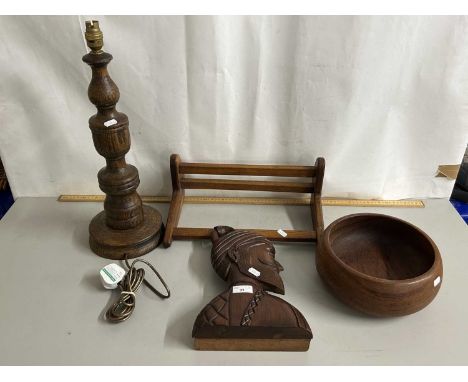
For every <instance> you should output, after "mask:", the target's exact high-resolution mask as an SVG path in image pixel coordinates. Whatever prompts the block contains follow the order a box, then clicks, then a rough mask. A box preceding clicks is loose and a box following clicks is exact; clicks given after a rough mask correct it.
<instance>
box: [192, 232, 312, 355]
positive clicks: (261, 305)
mask: <svg viewBox="0 0 468 382" xmlns="http://www.w3.org/2000/svg"><path fill="white" fill-rule="evenodd" d="M211 241H212V243H213V248H212V251H211V264H212V266H213V268H214V270H215V271H216V273H217V274H218V275H219V276H220V277H221V278H222V279H223V280H225V281H227V282H228V284H229V287H228V289H226V290H225V291H224V292H222V293H220V294H219V295H218V296H216V297H215V298H214V299H213V300H211V301H210V303H209V304H208V305H206V306H205V307H204V308H203V310H202V311H201V312H200V313H199V314H198V317H197V319H196V320H195V323H194V326H193V331H192V337H194V347H195V349H197V350H277V351H307V350H308V349H309V344H310V340H311V339H312V331H311V330H310V327H309V324H308V323H307V321H306V319H305V318H304V316H303V315H302V314H301V312H299V310H297V309H296V308H295V307H294V306H292V305H291V304H289V303H288V302H286V301H285V300H283V299H281V298H279V297H277V296H274V295H272V294H270V293H269V292H273V293H279V294H284V285H283V280H282V279H281V277H280V272H281V271H282V270H283V267H282V266H281V264H280V263H279V262H277V261H276V260H275V247H274V246H273V244H272V243H271V242H270V241H269V240H268V239H266V238H265V237H263V236H260V235H257V234H255V233H251V232H248V231H243V230H235V229H233V228H231V227H226V226H218V227H215V228H214V230H213V233H212V235H211Z"/></svg>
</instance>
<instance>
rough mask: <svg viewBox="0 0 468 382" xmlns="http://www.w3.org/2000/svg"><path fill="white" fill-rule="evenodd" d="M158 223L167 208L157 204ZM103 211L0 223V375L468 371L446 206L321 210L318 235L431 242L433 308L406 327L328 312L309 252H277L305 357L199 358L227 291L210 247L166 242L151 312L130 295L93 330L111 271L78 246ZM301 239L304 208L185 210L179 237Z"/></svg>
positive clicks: (34, 202)
mask: <svg viewBox="0 0 468 382" xmlns="http://www.w3.org/2000/svg"><path fill="white" fill-rule="evenodd" d="M154 207H156V208H157V209H159V210H160V212H161V214H162V215H163V218H164V219H165V217H166V215H167V208H168V206H167V205H166V204H155V205H154ZM101 209H102V204H101V203H61V202H57V201H56V200H55V199H54V198H20V199H18V200H17V201H16V202H15V204H14V205H13V207H12V208H11V209H10V211H9V212H8V213H7V215H6V216H5V217H4V218H3V219H2V220H1V221H0V245H1V255H0V256H1V267H0V364H2V365H375V364H378V365H447V364H448V365H459V364H463V365H467V364H468V303H467V298H466V292H467V290H468V288H467V285H468V277H467V274H468V227H467V226H466V225H465V224H464V222H463V220H462V219H461V218H460V217H459V216H458V215H457V213H456V211H455V210H454V209H453V207H452V206H451V205H450V203H449V202H448V201H447V200H444V199H438V200H427V201H426V208H423V209H418V208H359V207H324V218H325V224H326V225H328V224H329V223H331V222H332V221H333V220H335V219H337V218H338V217H340V216H343V215H347V214H350V213H357V212H379V213H384V214H388V215H393V216H397V217H400V218H402V219H404V220H407V221H409V222H411V223H413V224H415V225H417V226H418V227H420V228H421V229H422V230H423V231H425V232H426V233H427V234H429V235H430V236H431V237H432V238H433V240H434V241H435V243H436V244H437V246H438V247H439V250H440V252H441V254H442V259H443V264H444V280H443V284H442V288H441V290H440V292H439V294H438V295H437V297H436V299H435V300H434V301H433V302H432V303H431V304H430V305H429V306H428V307H426V308H425V309H423V310H422V311H420V312H418V313H415V314H413V315H410V316H405V317H400V318H392V319H377V318H372V317H367V316H364V315H361V314H359V313H357V312H355V311H353V310H351V309H350V308H348V307H347V306H345V305H343V304H342V303H340V302H339V301H337V300H336V299H335V298H334V297H333V296H332V295H331V294H330V293H329V292H328V291H327V290H326V289H325V287H324V285H323V284H322V282H321V280H320V279H319V277H318V275H317V272H316V270H315V263H314V256H315V246H314V245H313V244H278V245H277V258H278V260H279V261H280V262H281V263H282V264H283V265H284V268H285V271H284V272H283V273H282V276H283V280H284V283H285V287H286V295H285V296H284V298H285V299H286V300H287V301H289V302H290V303H292V304H293V305H294V306H296V307H297V308H298V309H299V310H300V311H301V312H302V313H303V314H304V316H305V317H306V318H307V320H308V322H309V324H310V326H311V328H312V331H313V333H314V338H313V340H312V342H311V346H310V349H309V351H308V352H301V353H293V352H200V351H195V350H193V349H192V339H191V330H192V325H193V322H194V320H195V317H196V316H197V314H198V312H199V311H200V310H201V309H202V308H203V307H204V305H205V304H206V303H207V302H208V301H210V300H211V299H212V298H213V297H214V296H215V295H217V294H218V293H219V292H220V291H222V290H223V289H224V288H225V284H224V282H223V281H222V280H221V279H219V278H218V276H217V275H216V274H215V272H214V271H213V270H212V268H211V265H210V261H209V254H210V243H209V242H208V241H175V242H174V243H173V245H172V246H171V247H170V248H169V249H162V248H158V249H156V250H154V251H152V252H151V253H149V254H148V255H146V256H145V257H144V258H145V259H147V260H150V261H151V262H152V263H153V265H155V266H156V267H157V269H158V270H159V271H160V272H161V274H162V275H163V276H164V278H165V279H166V281H167V282H168V284H169V285H170V287H171V292H172V297H171V298H170V299H169V300H161V299H159V298H158V297H157V296H155V295H153V294H152V293H151V292H150V291H149V290H148V289H146V288H144V289H142V290H141V291H140V292H139V293H138V295H137V304H136V309H135V312H134V314H133V316H132V317H131V318H130V319H129V320H128V321H127V322H125V323H121V324H117V325H112V324H110V323H108V322H106V321H105V320H103V314H104V312H105V310H106V307H107V306H109V304H110V303H111V302H112V301H114V299H115V298H116V296H117V292H116V291H108V290H105V289H104V288H103V287H102V286H101V284H100V281H99V276H98V271H99V269H100V268H101V267H102V266H104V265H106V264H108V263H110V262H111V261H110V260H106V259H103V258H100V257H98V256H96V255H94V254H93V253H92V252H91V250H90V249H89V246H88V231H87V230H88V224H89V221H90V220H91V218H92V217H93V216H94V215H95V214H96V213H97V212H99V211H100V210H101ZM218 224H225V225H232V226H235V227H243V228H247V226H250V227H254V226H255V227H258V228H275V229H279V228H283V229H287V228H296V229H301V228H307V227H309V224H310V216H309V211H308V209H307V208H306V207H289V206H239V205H237V206H233V205H210V206H206V205H186V206H184V211H183V213H182V217H181V225H191V226H214V225H218Z"/></svg>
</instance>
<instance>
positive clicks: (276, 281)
mask: <svg viewBox="0 0 468 382" xmlns="http://www.w3.org/2000/svg"><path fill="white" fill-rule="evenodd" d="M237 267H238V268H239V271H240V272H241V273H242V274H244V275H245V276H248V277H249V278H251V279H254V280H258V281H260V282H261V283H262V284H264V285H265V287H266V288H264V289H265V290H268V291H271V292H274V293H278V294H284V284H283V280H282V279H281V276H280V275H279V272H281V271H282V270H283V267H282V265H281V264H280V263H278V262H277V261H275V265H270V264H265V263H262V262H260V261H259V260H258V259H252V257H250V258H249V257H248V258H245V257H243V256H242V257H241V258H240V259H239V260H238V262H237ZM250 268H255V269H256V270H257V271H258V272H260V274H259V275H258V276H256V275H254V274H253V273H252V272H249V269H250Z"/></svg>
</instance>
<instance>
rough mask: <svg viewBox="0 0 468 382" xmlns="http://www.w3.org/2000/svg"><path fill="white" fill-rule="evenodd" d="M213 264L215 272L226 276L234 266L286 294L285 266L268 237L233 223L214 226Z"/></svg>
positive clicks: (266, 286) (268, 287) (277, 291)
mask: <svg viewBox="0 0 468 382" xmlns="http://www.w3.org/2000/svg"><path fill="white" fill-rule="evenodd" d="M211 241H212V242H213V248H212V250H211V264H212V265H213V268H214V269H215V271H216V273H217V274H218V275H219V276H220V277H221V278H222V279H223V280H227V279H228V277H229V274H230V271H231V267H232V266H237V268H238V269H239V271H240V272H241V273H242V274H243V275H245V276H248V277H249V278H251V279H254V280H258V281H260V282H261V283H262V284H263V285H264V286H265V289H267V290H271V291H273V292H276V293H281V294H284V285H283V280H282V279H281V277H280V276H279V272H281V271H282V270H283V267H282V266H281V264H280V263H278V262H277V261H276V260H275V247H274V246H273V244H272V243H271V241H270V240H268V239H267V238H266V237H264V236H261V235H257V234H255V233H251V232H248V231H243V230H235V229H233V228H232V227H227V226H218V227H215V228H214V230H213V233H212V235H211Z"/></svg>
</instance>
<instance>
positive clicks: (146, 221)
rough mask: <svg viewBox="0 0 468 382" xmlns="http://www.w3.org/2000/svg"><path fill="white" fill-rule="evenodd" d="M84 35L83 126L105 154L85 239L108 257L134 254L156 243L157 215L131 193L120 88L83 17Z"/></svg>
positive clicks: (132, 174) (98, 35)
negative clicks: (98, 202)
mask: <svg viewBox="0 0 468 382" xmlns="http://www.w3.org/2000/svg"><path fill="white" fill-rule="evenodd" d="M85 37H86V42H87V44H88V47H89V48H90V49H91V51H90V52H89V53H88V54H86V55H85V56H83V61H84V62H86V63H87V64H88V65H89V66H90V67H91V69H92V79H91V82H90V84H89V88H88V97H89V100H90V101H91V102H92V103H93V104H94V105H95V106H96V108H97V114H95V115H93V116H92V117H91V118H90V119H89V127H90V129H91V132H92V134H93V141H94V147H95V148H96V150H97V152H98V153H99V154H100V155H102V156H103V157H104V158H105V159H106V167H104V168H102V169H101V170H100V171H99V173H98V180H99V187H100V188H101V190H102V191H103V192H104V193H105V194H106V199H105V201H104V211H102V212H100V213H99V214H98V215H96V216H95V217H94V218H93V219H92V221H91V223H90V225H89V244H90V247H91V249H92V250H93V252H95V253H96V254H97V255H99V256H102V257H105V258H108V259H123V258H124V257H125V255H127V257H128V258H134V257H138V256H141V255H144V254H145V253H148V252H150V251H151V250H153V249H154V248H156V246H157V245H158V241H159V237H160V234H161V232H160V231H161V222H162V220H161V215H160V214H159V212H158V211H157V210H155V209H153V208H151V207H149V206H144V205H143V204H142V202H141V198H140V196H139V195H138V193H137V192H136V189H137V187H138V185H139V183H140V179H139V177H138V170H137V168H136V167H135V166H132V165H129V164H127V163H126V162H125V154H126V153H127V152H128V151H129V150H130V134H129V130H128V117H127V116H126V115H125V114H123V113H120V112H118V111H117V110H116V109H115V105H116V103H117V102H118V100H119V97H120V93H119V88H118V87H117V85H116V84H115V83H114V81H112V79H111V77H110V76H109V73H108V72H107V65H108V64H109V62H110V61H111V60H112V55H110V54H109V53H106V52H104V51H103V50H102V46H103V35H102V32H101V30H100V29H99V22H98V21H86V32H85Z"/></svg>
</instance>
